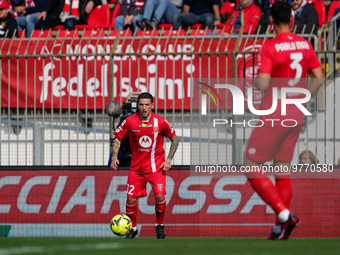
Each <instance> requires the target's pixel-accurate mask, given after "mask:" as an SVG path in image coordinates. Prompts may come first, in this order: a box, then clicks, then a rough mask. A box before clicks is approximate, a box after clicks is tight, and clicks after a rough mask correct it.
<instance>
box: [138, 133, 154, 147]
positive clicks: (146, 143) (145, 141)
mask: <svg viewBox="0 0 340 255" xmlns="http://www.w3.org/2000/svg"><path fill="white" fill-rule="evenodd" d="M139 144H140V146H142V147H143V148H149V147H150V146H151V144H152V139H151V138H150V137H149V136H147V135H143V136H142V137H141V138H139Z"/></svg>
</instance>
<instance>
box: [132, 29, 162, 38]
mask: <svg viewBox="0 0 340 255" xmlns="http://www.w3.org/2000/svg"><path fill="white" fill-rule="evenodd" d="M136 36H144V37H150V36H158V30H146V31H142V30H139V31H138V32H137V34H136Z"/></svg>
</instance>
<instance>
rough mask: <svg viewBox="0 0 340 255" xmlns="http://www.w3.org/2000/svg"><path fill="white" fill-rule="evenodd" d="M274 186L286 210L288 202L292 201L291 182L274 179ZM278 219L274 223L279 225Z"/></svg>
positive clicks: (284, 179)
mask: <svg viewBox="0 0 340 255" xmlns="http://www.w3.org/2000/svg"><path fill="white" fill-rule="evenodd" d="M275 186H276V189H277V191H278V192H279V194H280V197H281V199H282V201H283V203H284V204H285V206H287V207H288V208H289V207H290V201H291V199H292V193H293V187H292V181H291V179H290V178H289V177H288V178H282V177H275ZM279 222H280V221H279V219H278V218H277V219H276V223H279Z"/></svg>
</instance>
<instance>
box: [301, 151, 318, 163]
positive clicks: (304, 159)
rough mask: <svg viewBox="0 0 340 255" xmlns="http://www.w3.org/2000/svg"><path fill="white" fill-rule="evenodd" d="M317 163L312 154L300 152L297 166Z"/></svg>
mask: <svg viewBox="0 0 340 255" xmlns="http://www.w3.org/2000/svg"><path fill="white" fill-rule="evenodd" d="M318 163H319V161H318V160H317V159H316V157H315V155H314V153H313V152H311V151H310V150H308V151H306V150H305V151H302V152H301V153H300V155H299V164H308V165H311V164H318Z"/></svg>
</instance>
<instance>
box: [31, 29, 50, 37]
mask: <svg viewBox="0 0 340 255" xmlns="http://www.w3.org/2000/svg"><path fill="white" fill-rule="evenodd" d="M39 37H40V38H52V37H53V36H52V31H51V30H43V31H41V30H37V29H36V30H34V31H33V32H32V38H39Z"/></svg>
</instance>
